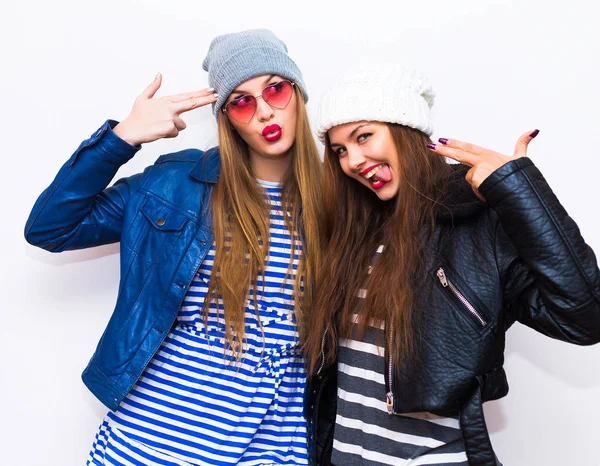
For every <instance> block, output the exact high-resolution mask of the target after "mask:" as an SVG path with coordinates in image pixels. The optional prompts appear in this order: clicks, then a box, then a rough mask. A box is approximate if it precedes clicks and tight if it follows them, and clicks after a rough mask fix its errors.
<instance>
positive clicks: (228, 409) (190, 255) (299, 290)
mask: <svg viewBox="0 0 600 466" xmlns="http://www.w3.org/2000/svg"><path fill="white" fill-rule="evenodd" d="M204 69H205V70H206V71H208V77H209V84H210V85H211V86H212V88H210V89H204V90H202V91H199V92H192V93H186V94H179V95H175V96H168V97H161V98H156V97H154V95H155V93H156V92H157V90H158V89H159V87H160V83H161V79H162V78H161V76H157V78H156V79H155V80H154V81H153V82H152V83H151V84H150V85H149V86H148V88H147V89H146V90H145V91H144V92H143V93H142V94H141V95H140V96H139V97H138V98H137V99H136V102H135V104H134V106H133V109H132V111H131V113H130V115H129V116H128V117H127V118H126V119H125V120H123V121H122V122H121V123H117V122H115V121H110V120H109V121H107V122H106V123H105V124H104V125H102V127H101V128H100V129H99V130H97V131H96V132H95V133H94V134H93V136H92V137H91V138H90V139H87V140H86V141H84V142H83V143H82V144H81V145H80V146H79V148H78V149H77V150H76V151H75V153H74V154H73V155H72V156H71V158H70V159H69V160H68V161H67V162H66V164H65V165H63V167H62V168H61V170H60V171H59V173H58V175H57V176H56V178H55V180H54V181H53V182H52V184H51V185H50V186H49V187H48V188H47V189H46V190H45V191H44V192H43V193H42V194H41V196H40V197H39V199H38V201H37V202H36V204H35V206H34V208H33V211H32V212H31V215H30V218H29V220H28V222H27V226H26V229H25V235H26V238H27V240H28V241H29V242H30V243H32V244H34V245H36V246H40V247H42V248H45V249H47V250H49V251H52V252H60V251H64V250H72V249H79V248H87V247H92V246H97V245H101V244H107V243H113V242H117V241H120V244H121V258H120V260H121V281H120V286H119V295H118V298H117V303H116V307H115V310H114V313H113V315H112V317H111V319H110V322H109V323H108V326H107V328H106V330H105V332H104V334H103V336H102V339H101V340H100V342H99V344H98V347H97V349H96V352H95V354H94V355H93V356H92V359H91V360H90V362H89V365H88V367H87V368H86V369H85V371H84V373H83V380H84V382H85V384H86V385H87V386H88V388H89V389H90V390H91V391H92V392H93V393H94V395H96V397H97V398H98V399H99V400H100V401H101V402H103V403H104V404H105V405H106V406H107V407H109V408H110V409H111V410H112V411H111V412H109V413H108V415H107V416H106V418H105V420H104V422H103V423H102V425H101V427H100V430H99V432H98V434H97V436H96V441H95V442H94V445H93V447H92V451H91V452H90V457H89V459H88V464H93V465H140V464H143V465H167V464H168V465H175V464H176V465H217V464H219V465H221V464H240V465H258V464H260V465H263V464H278V465H296V464H306V462H307V453H306V424H305V421H304V419H303V417H302V393H303V389H304V385H305V372H304V367H303V360H302V356H301V354H300V352H299V350H298V342H299V338H300V337H302V336H303V332H304V329H303V325H302V322H303V320H302V318H301V315H302V313H303V312H305V311H306V309H308V308H309V307H310V306H311V302H312V296H313V293H314V278H315V270H316V269H317V267H318V265H319V253H320V249H321V228H320V214H319V210H320V207H319V198H318V192H319V180H320V177H321V162H320V159H319V156H318V152H317V149H316V146H315V143H314V140H313V138H312V135H311V132H310V128H309V125H308V121H307V117H306V109H305V106H304V104H305V102H306V100H307V93H306V89H305V86H304V82H303V79H302V75H301V73H300V70H299V69H298V67H297V66H296V64H295V63H294V62H293V61H292V60H291V59H290V58H289V56H288V55H287V48H286V46H285V44H284V43H283V42H282V41H280V40H279V39H278V38H277V37H276V36H275V35H274V34H272V33H271V32H270V31H267V30H250V31H244V32H240V33H234V34H226V35H223V36H219V37H216V38H215V39H214V40H213V41H212V43H211V45H210V49H209V51H208V54H207V56H206V59H205V60H204ZM208 104H212V105H213V111H214V114H215V116H216V117H217V121H218V134H219V147H215V148H212V149H210V150H208V151H206V152H203V151H200V150H196V149H188V150H184V151H181V152H177V153H173V154H168V155H164V156H162V157H160V158H159V159H158V160H157V161H156V163H155V164H154V165H152V166H150V167H148V168H147V169H146V170H145V171H144V172H143V173H141V174H138V175H134V176H131V177H128V178H125V179H121V180H119V181H117V182H116V183H115V184H114V185H113V186H111V187H107V186H108V185H109V183H110V182H111V180H112V178H113V176H114V175H115V173H116V172H117V169H118V168H119V167H120V166H121V165H122V164H124V163H125V162H127V161H128V160H129V159H130V158H131V157H133V156H134V155H135V153H136V152H137V151H138V150H139V149H140V146H141V145H142V144H145V143H149V142H152V141H154V140H157V139H160V138H163V137H175V136H176V135H177V134H178V132H179V131H181V130H183V129H184V128H185V123H184V122H183V120H182V119H181V117H180V115H181V114H182V113H184V112H186V111H189V110H192V109H194V108H197V107H200V106H204V105H208Z"/></svg>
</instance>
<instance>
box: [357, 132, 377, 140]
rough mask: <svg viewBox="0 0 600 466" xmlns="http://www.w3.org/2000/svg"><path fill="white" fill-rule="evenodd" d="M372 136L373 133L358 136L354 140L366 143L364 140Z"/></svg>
mask: <svg viewBox="0 0 600 466" xmlns="http://www.w3.org/2000/svg"><path fill="white" fill-rule="evenodd" d="M372 134H373V133H363V134H361V135H359V136H358V137H357V138H356V140H357V141H358V142H363V141H366V140H367V139H368V138H369V137H371V135H372Z"/></svg>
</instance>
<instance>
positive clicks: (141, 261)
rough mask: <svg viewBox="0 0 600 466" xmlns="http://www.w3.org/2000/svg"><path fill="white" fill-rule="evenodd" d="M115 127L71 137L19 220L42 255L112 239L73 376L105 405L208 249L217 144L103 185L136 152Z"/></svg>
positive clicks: (155, 341)
mask: <svg viewBox="0 0 600 466" xmlns="http://www.w3.org/2000/svg"><path fill="white" fill-rule="evenodd" d="M115 125H116V122H115V121H110V120H109V121H107V122H106V123H104V125H102V127H100V129H98V130H97V131H96V132H95V133H94V134H93V135H92V137H91V138H89V139H87V140H85V141H83V142H82V143H81V145H80V146H79V148H78V149H77V150H76V151H75V153H74V154H73V155H72V156H71V158H70V159H69V160H68V161H67V162H66V163H65V164H64V165H63V166H62V168H61V169H60V171H59V172H58V174H57V175H56V178H55V179H54V181H53V182H52V184H51V185H50V186H49V187H48V188H47V189H46V190H45V191H44V192H43V193H42V194H41V195H40V197H39V198H38V200H37V202H36V203H35V205H34V207H33V210H32V211H31V214H30V216H29V219H28V221H27V224H26V226H25V237H26V239H27V241H28V242H29V243H31V244H33V245H36V246H39V247H41V248H44V249H46V250H48V251H52V252H61V251H65V250H72V249H81V248H89V247H92V246H98V245H101V244H108V243H114V242H117V241H120V243H121V244H120V247H121V256H120V261H121V279H120V283H119V292H118V297H117V303H116V305H115V309H114V312H113V314H112V317H111V319H110V321H109V323H108V326H107V327H106V330H105V331H104V334H103V335H102V338H101V339H100V342H99V343H98V346H97V348H96V351H95V353H94V355H93V356H92V358H91V360H90V362H89V364H88V366H87V368H86V369H85V371H84V372H83V375H82V378H83V381H84V383H85V384H86V385H87V387H88V388H89V389H90V390H91V391H92V393H93V394H94V395H95V396H96V397H97V398H98V399H99V400H100V401H101V402H102V403H104V404H105V405H106V406H108V407H109V408H110V409H113V410H115V409H116V408H117V407H118V406H119V403H120V402H121V400H122V399H123V398H124V397H125V396H126V395H127V393H128V392H129V391H130V390H131V388H132V387H133V385H134V384H135V382H136V381H137V379H138V378H139V377H140V375H141V374H142V372H143V371H144V368H145V367H146V365H147V364H148V362H149V361H150V359H151V358H152V356H153V355H154V353H155V352H156V351H157V350H158V348H159V347H160V345H161V343H162V341H163V340H164V338H165V337H166V335H167V333H168V332H169V330H170V328H171V326H172V324H173V323H174V321H175V318H176V316H177V313H178V311H179V307H180V304H181V302H182V300H183V298H184V295H185V293H186V290H187V288H188V286H189V285H190V283H191V282H192V279H193V277H194V274H195V272H196V270H197V268H198V267H199V265H200V264H201V263H202V261H203V260H204V257H205V256H206V253H207V252H208V250H209V248H210V247H211V245H212V242H213V237H212V218H211V215H210V212H209V209H210V202H209V199H210V195H211V192H212V188H213V186H214V183H216V181H217V178H218V177H219V173H220V169H221V164H220V158H219V152H218V148H216V147H215V148H212V149H210V150H208V151H206V152H202V151H200V150H196V149H188V150H184V151H181V152H177V153H173V154H168V155H163V156H162V157H160V158H159V159H158V160H157V161H156V163H155V164H154V165H152V166H150V167H148V168H146V170H144V172H143V173H140V174H137V175H133V176H130V177H128V178H124V179H121V180H119V181H117V182H116V183H115V184H114V185H113V186H111V187H110V188H106V187H107V186H108V184H109V183H110V182H111V180H112V179H113V177H114V176H115V174H116V173H117V170H118V168H119V167H120V166H121V165H123V164H124V163H125V162H127V161H128V160H129V159H131V158H132V157H133V156H134V155H135V153H136V152H137V151H138V150H139V149H140V147H133V146H131V145H129V144H127V143H126V142H125V141H123V140H122V139H120V138H119V137H118V136H116V135H115V134H114V133H113V131H112V128H113V127H114V126H115Z"/></svg>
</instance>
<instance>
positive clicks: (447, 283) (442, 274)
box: [436, 267, 487, 327]
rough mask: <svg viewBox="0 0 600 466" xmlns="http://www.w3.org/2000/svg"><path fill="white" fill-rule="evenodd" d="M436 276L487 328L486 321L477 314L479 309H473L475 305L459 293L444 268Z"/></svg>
mask: <svg viewBox="0 0 600 466" xmlns="http://www.w3.org/2000/svg"><path fill="white" fill-rule="evenodd" d="M436 275H437V277H438V280H439V281H440V283H441V284H442V286H443V287H444V288H448V289H449V290H450V291H451V292H452V294H454V296H456V297H457V298H458V300H459V301H460V302H461V303H462V304H463V305H464V306H465V307H466V308H467V310H468V311H469V312H470V313H471V315H472V316H473V317H475V319H476V320H477V321H478V322H479V323H480V324H481V326H482V327H485V326H486V324H487V322H486V321H485V319H484V318H483V317H482V316H481V314H480V313H479V312H477V309H475V308H474V307H473V305H472V304H471V303H470V302H469V301H468V300H467V298H465V296H464V295H463V294H462V293H461V292H460V291H458V289H457V288H456V287H455V286H454V284H453V283H452V282H451V281H450V280H449V279H448V277H447V276H446V272H445V271H444V269H443V268H442V267H440V268H439V269H438V271H437V272H436Z"/></svg>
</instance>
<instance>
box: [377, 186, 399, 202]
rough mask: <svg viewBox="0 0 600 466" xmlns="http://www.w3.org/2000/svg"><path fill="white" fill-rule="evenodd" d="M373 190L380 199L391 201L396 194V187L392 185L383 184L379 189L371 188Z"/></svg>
mask: <svg viewBox="0 0 600 466" xmlns="http://www.w3.org/2000/svg"><path fill="white" fill-rule="evenodd" d="M371 189H372V188H371ZM373 191H374V192H375V194H376V195H377V197H378V198H379V199H381V200H382V201H391V200H392V199H394V198H395V197H396V195H397V194H398V189H397V188H394V187H393V186H384V187H383V188H381V189H379V190H375V189H373Z"/></svg>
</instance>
